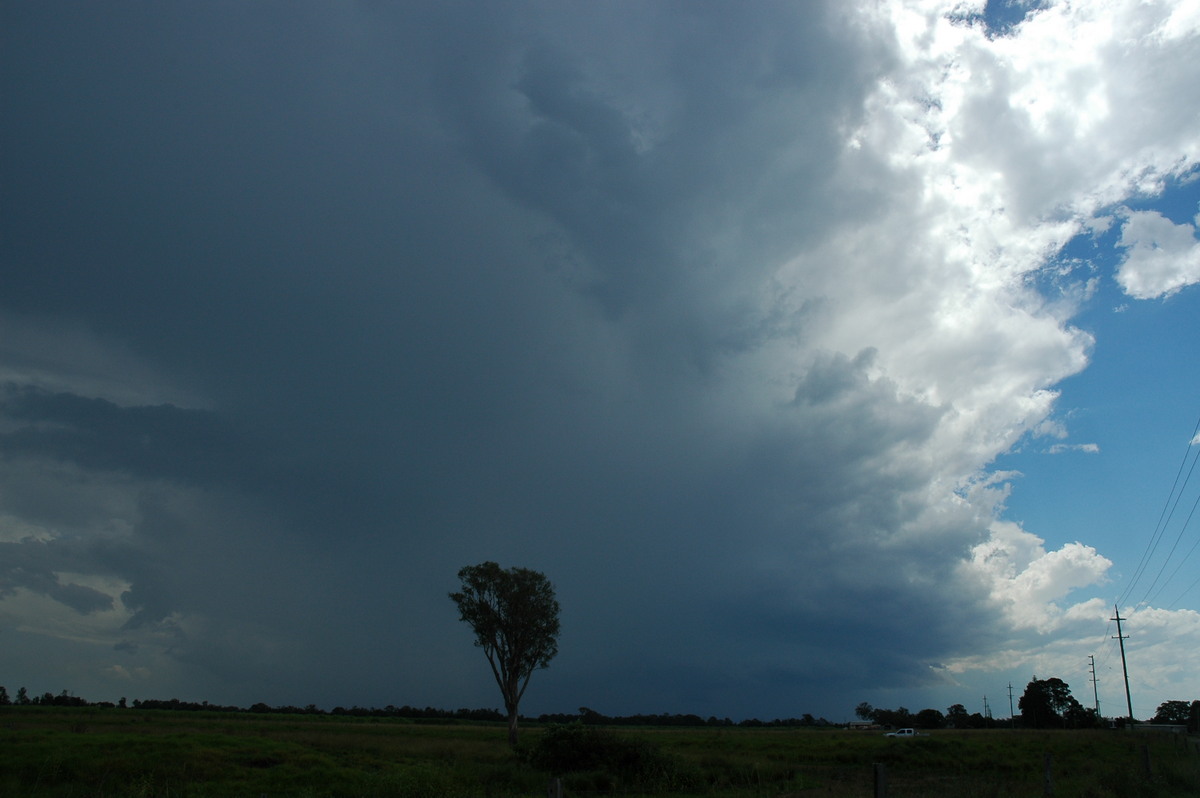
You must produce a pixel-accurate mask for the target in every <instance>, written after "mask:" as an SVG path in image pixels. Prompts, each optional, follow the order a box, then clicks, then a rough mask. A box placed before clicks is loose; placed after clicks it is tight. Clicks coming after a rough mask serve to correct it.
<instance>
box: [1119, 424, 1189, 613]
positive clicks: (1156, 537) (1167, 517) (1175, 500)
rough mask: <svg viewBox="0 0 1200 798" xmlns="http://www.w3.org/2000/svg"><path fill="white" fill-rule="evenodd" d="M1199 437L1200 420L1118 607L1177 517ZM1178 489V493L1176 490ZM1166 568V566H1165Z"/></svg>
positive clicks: (1134, 586)
mask: <svg viewBox="0 0 1200 798" xmlns="http://www.w3.org/2000/svg"><path fill="white" fill-rule="evenodd" d="M1197 435H1200V418H1197V419H1196V426H1195V428H1194V429H1193V430H1192V435H1191V437H1190V438H1188V442H1187V444H1186V446H1185V448H1184V452H1183V458H1182V459H1181V460H1180V461H1179V468H1178V469H1176V471H1175V481H1174V482H1173V483H1172V484H1171V490H1170V492H1169V493H1168V494H1167V500H1166V502H1165V503H1164V504H1163V508H1162V511H1161V512H1160V513H1159V515H1158V523H1157V524H1155V526H1154V532H1152V533H1151V535H1150V541H1149V542H1148V543H1147V544H1146V550H1145V551H1144V552H1142V557H1141V559H1140V560H1139V561H1138V565H1137V568H1135V569H1134V573H1133V576H1132V577H1130V580H1129V585H1128V586H1127V587H1126V588H1125V590H1124V592H1122V593H1121V595H1120V597H1119V598H1118V599H1117V605H1118V606H1120V605H1121V604H1123V603H1125V601H1126V600H1127V599H1128V598H1129V597H1130V595H1132V594H1133V591H1134V589H1135V588H1136V587H1137V584H1138V582H1139V581H1140V579H1141V577H1142V574H1143V573H1144V572H1145V570H1146V567H1147V566H1148V565H1149V564H1150V562H1151V561H1152V560H1153V558H1154V553H1155V551H1157V550H1158V544H1159V542H1160V541H1161V540H1162V537H1163V534H1164V533H1165V532H1166V529H1167V527H1168V526H1169V525H1170V523H1171V518H1172V517H1174V515H1175V508H1176V507H1177V506H1178V505H1179V501H1180V500H1181V499H1182V498H1183V492H1184V490H1185V489H1186V488H1187V485H1188V482H1189V481H1191V477H1192V472H1193V471H1194V470H1195V468H1196V461H1197V459H1200V450H1198V451H1197V452H1196V455H1197V456H1196V457H1194V458H1192V465H1191V467H1190V468H1188V469H1187V476H1186V477H1185V478H1184V480H1183V485H1182V486H1181V485H1180V484H1179V478H1180V476H1181V475H1182V474H1183V472H1184V467H1185V466H1187V463H1188V458H1189V457H1191V455H1192V447H1193V445H1194V442H1195V441H1196V438H1197ZM1176 489H1178V491H1177V490H1176ZM1164 567H1165V564H1164Z"/></svg>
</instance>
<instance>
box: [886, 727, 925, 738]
mask: <svg viewBox="0 0 1200 798" xmlns="http://www.w3.org/2000/svg"><path fill="white" fill-rule="evenodd" d="M883 736H884V737H924V736H925V735H923V734H917V732H916V731H915V730H914V729H896V730H895V731H892V732H888V733H887V734H885V735H883Z"/></svg>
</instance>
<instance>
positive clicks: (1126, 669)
mask: <svg viewBox="0 0 1200 798" xmlns="http://www.w3.org/2000/svg"><path fill="white" fill-rule="evenodd" d="M1113 610H1115V611H1116V617H1115V618H1109V620H1110V621H1116V622H1117V634H1116V638H1117V642H1119V643H1120V644H1121V671H1122V672H1123V673H1124V674H1125V708H1126V709H1128V710H1129V728H1131V729H1132V728H1133V699H1132V698H1130V697H1129V667H1128V666H1127V665H1126V664H1125V641H1126V640H1127V639H1129V635H1123V634H1121V621H1124V620H1128V619H1127V618H1122V617H1121V610H1120V608H1119V607H1117V605H1116V604H1114V605H1113Z"/></svg>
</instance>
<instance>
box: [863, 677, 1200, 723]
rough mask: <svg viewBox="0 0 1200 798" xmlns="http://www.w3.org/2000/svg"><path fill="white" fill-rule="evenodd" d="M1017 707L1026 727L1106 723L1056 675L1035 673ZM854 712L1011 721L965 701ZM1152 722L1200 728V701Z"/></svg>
mask: <svg viewBox="0 0 1200 798" xmlns="http://www.w3.org/2000/svg"><path fill="white" fill-rule="evenodd" d="M1017 707H1018V708H1019V710H1020V714H1019V716H1018V717H1016V718H1014V719H1013V721H1011V722H1012V723H1013V725H1019V726H1020V727H1021V728H1025V729H1098V728H1102V727H1103V726H1105V725H1106V724H1105V721H1104V719H1103V718H1101V717H1100V715H1099V714H1097V712H1096V710H1094V709H1088V708H1086V707H1084V706H1083V705H1081V704H1080V703H1079V701H1078V700H1077V699H1076V698H1075V697H1074V696H1072V695H1071V687H1070V685H1068V684H1067V683H1066V682H1064V681H1063V680H1062V679H1058V678H1054V677H1052V678H1049V679H1039V678H1037V677H1036V676H1035V677H1033V680H1032V681H1030V682H1029V684H1028V685H1026V686H1025V692H1024V693H1023V694H1022V695H1021V698H1020V700H1019V701H1018V703H1017ZM854 714H855V715H857V716H858V717H859V718H860V719H861V720H864V721H870V722H872V723H877V724H879V725H880V726H885V727H890V728H897V729H899V728H914V729H947V728H948V729H991V728H996V727H998V726H1007V725H1009V723H1010V721H1008V720H1002V721H997V720H996V719H995V718H991V717H985V716H983V715H981V714H979V713H978V712H975V713H970V714H969V713H968V712H967V710H966V708H965V707H964V706H963V705H962V704H954V705H953V706H951V707H950V708H949V709H947V710H946V712H945V713H942V712H940V711H939V710H936V709H922V710H921V711H920V712H916V713H913V712H910V711H908V710H907V709H905V708H904V707H900V708H899V709H877V708H875V707H873V706H871V705H870V704H869V703H867V702H866V701H864V702H862V703H861V704H859V705H858V706H857V707H856V708H855V710H854ZM1149 722H1150V723H1170V724H1177V725H1184V724H1186V725H1187V727H1188V730H1189V731H1191V732H1200V701H1192V702H1190V703H1189V702H1187V701H1165V702H1163V703H1162V704H1160V705H1159V707H1158V710H1157V711H1156V712H1155V713H1154V717H1153V718H1151V719H1150V721H1149Z"/></svg>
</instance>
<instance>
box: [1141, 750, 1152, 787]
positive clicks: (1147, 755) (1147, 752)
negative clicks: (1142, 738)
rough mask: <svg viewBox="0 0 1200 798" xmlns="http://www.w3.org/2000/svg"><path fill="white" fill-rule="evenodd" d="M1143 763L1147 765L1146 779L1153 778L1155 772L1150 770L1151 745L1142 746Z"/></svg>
mask: <svg viewBox="0 0 1200 798" xmlns="http://www.w3.org/2000/svg"><path fill="white" fill-rule="evenodd" d="M1142 761H1143V762H1144V763H1145V765H1146V778H1148V779H1149V778H1153V776H1154V771H1153V770H1151V769H1150V745H1149V743H1147V744H1146V745H1143V746H1142Z"/></svg>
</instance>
